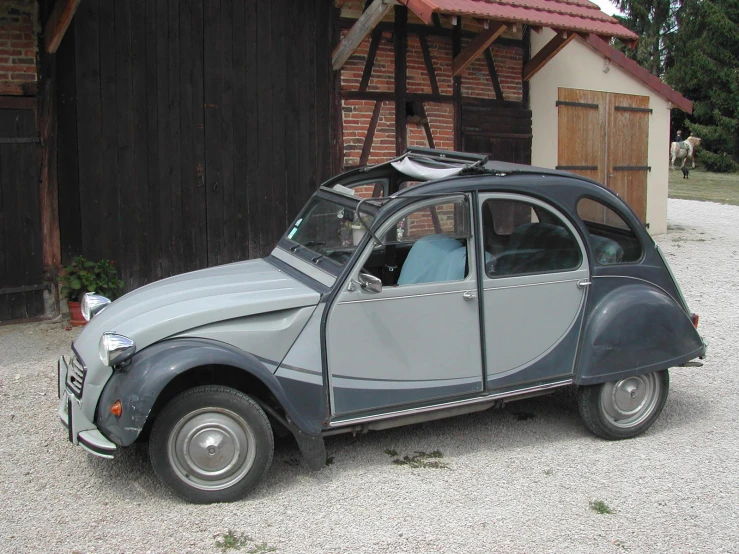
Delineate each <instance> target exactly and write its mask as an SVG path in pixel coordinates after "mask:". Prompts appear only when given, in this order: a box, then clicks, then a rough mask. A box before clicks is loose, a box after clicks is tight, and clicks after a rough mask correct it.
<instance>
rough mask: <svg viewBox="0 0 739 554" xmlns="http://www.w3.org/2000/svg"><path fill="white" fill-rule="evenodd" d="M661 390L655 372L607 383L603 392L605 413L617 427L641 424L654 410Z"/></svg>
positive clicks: (602, 399)
mask: <svg viewBox="0 0 739 554" xmlns="http://www.w3.org/2000/svg"><path fill="white" fill-rule="evenodd" d="M661 391H662V383H661V381H660V380H659V379H658V378H657V374H655V373H649V374H647V375H636V376H634V377H629V378H627V379H622V380H621V381H615V382H612V383H606V384H605V385H604V386H603V389H602V392H601V403H602V406H603V411H604V415H605V417H606V418H607V419H608V420H609V421H610V422H611V423H612V424H613V425H615V426H616V427H621V428H629V427H634V426H635V425H639V424H640V423H641V422H643V421H644V420H645V419H647V418H648V417H649V416H650V414H652V412H654V409H655V407H656V406H657V401H658V400H659V397H660V393H661Z"/></svg>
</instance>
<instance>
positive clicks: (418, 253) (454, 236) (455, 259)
mask: <svg viewBox="0 0 739 554" xmlns="http://www.w3.org/2000/svg"><path fill="white" fill-rule="evenodd" d="M469 238H470V216H469V205H468V202H467V201H466V200H465V199H463V198H459V199H454V200H450V199H445V200H442V201H438V202H435V203H431V204H425V205H424V206H423V207H420V208H417V209H415V210H413V211H412V212H410V213H405V214H404V215H402V216H401V217H399V218H398V219H397V220H396V221H395V222H394V223H393V224H392V225H391V226H390V229H389V230H388V231H387V233H386V234H385V237H384V246H385V249H386V251H387V252H388V253H390V255H391V256H392V257H394V258H395V263H396V264H397V266H398V267H399V269H400V272H399V275H398V280H397V284H398V285H401V286H402V285H411V284H420V283H434V282H443V281H458V280H462V279H464V278H465V277H466V276H467V274H468V272H469V268H468V264H467V243H468V241H469Z"/></svg>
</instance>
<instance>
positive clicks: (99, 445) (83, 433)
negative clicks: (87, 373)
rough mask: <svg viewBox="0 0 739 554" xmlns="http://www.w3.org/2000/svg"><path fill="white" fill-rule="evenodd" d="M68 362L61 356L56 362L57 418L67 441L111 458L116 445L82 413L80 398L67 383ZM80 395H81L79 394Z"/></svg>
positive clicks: (95, 453) (91, 452)
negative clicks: (67, 438) (65, 433)
mask: <svg viewBox="0 0 739 554" xmlns="http://www.w3.org/2000/svg"><path fill="white" fill-rule="evenodd" d="M68 374H69V362H68V361H67V360H66V359H65V358H64V356H62V357H61V358H59V361H58V362H57V378H58V389H59V390H58V391H57V392H58V394H59V410H58V414H59V419H60V420H61V422H62V425H64V427H66V428H67V433H68V436H69V442H71V443H72V444H76V445H79V446H81V447H82V448H84V449H85V450H86V451H87V452H89V453H90V454H94V455H95V456H100V457H101V458H113V456H114V455H115V453H116V450H117V448H118V447H117V446H116V444H115V443H112V442H111V441H109V440H108V439H107V438H105V436H104V435H103V434H102V433H101V432H100V431H99V430H98V429H97V427H95V424H94V423H92V422H91V421H90V420H89V419H87V418H86V417H85V415H84V413H82V407H81V405H80V399H78V398H77V397H76V396H75V394H74V392H73V391H72V390H71V389H70V387H69V386H68V385H67V378H68ZM80 396H81V395H80Z"/></svg>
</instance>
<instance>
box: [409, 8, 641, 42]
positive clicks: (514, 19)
mask: <svg viewBox="0 0 739 554" xmlns="http://www.w3.org/2000/svg"><path fill="white" fill-rule="evenodd" d="M400 2H401V3H402V4H405V5H407V6H408V8H409V9H410V10H411V11H413V12H414V13H415V14H416V15H418V16H419V17H420V18H421V19H423V20H424V21H425V22H426V23H431V16H432V14H434V13H442V14H449V15H469V16H472V17H479V18H482V19H494V20H496V21H504V22H505V21H507V22H511V23H524V24H527V25H533V26H538V27H551V28H553V29H557V30H563V31H576V32H580V33H594V34H596V35H600V36H607V37H617V38H620V39H624V40H628V41H633V40H637V39H638V38H639V37H637V35H635V34H634V33H633V32H631V31H630V30H628V29H627V28H626V27H624V26H623V25H620V24H619V23H618V21H616V20H615V19H614V18H612V17H611V16H609V15H606V14H605V13H603V12H602V11H601V10H600V8H599V7H598V6H597V5H595V4H593V3H592V2H589V1H588V0H400Z"/></svg>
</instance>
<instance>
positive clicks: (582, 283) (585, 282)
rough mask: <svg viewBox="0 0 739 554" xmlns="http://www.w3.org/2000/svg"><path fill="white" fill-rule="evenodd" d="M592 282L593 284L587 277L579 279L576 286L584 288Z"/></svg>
mask: <svg viewBox="0 0 739 554" xmlns="http://www.w3.org/2000/svg"><path fill="white" fill-rule="evenodd" d="M592 284H593V282H592V281H590V280H589V279H580V280H579V281H578V282H577V288H579V289H584V288H585V287H589V286H590V285H592Z"/></svg>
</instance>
